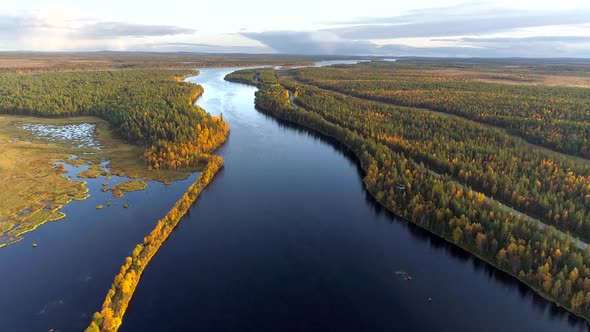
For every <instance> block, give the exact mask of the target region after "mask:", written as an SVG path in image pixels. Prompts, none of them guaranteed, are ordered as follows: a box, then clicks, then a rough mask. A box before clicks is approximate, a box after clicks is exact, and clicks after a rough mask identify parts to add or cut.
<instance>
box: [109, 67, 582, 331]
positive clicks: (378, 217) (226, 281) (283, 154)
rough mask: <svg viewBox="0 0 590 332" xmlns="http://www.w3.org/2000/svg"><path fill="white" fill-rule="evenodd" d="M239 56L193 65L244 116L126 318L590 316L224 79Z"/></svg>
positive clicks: (436, 321) (489, 327) (418, 325)
mask: <svg viewBox="0 0 590 332" xmlns="http://www.w3.org/2000/svg"><path fill="white" fill-rule="evenodd" d="M233 70H235V69H232V68H217V69H204V70H202V72H201V75H199V76H197V77H194V78H191V79H189V80H190V81H192V82H196V83H199V84H202V85H203V87H204V88H205V93H204V95H203V96H202V98H201V99H200V100H199V101H198V104H199V105H201V106H202V107H203V108H205V109H206V110H207V111H208V112H210V113H213V114H222V115H223V118H224V119H225V120H226V121H227V122H228V123H229V125H230V127H231V134H230V138H229V140H228V142H227V143H226V144H225V145H224V146H223V147H222V148H221V149H220V150H219V153H220V154H221V156H223V158H224V159H225V167H224V169H223V170H222V171H221V173H219V174H218V176H217V177H216V179H215V180H214V181H213V182H212V184H211V185H210V186H209V187H208V188H207V189H206V190H205V191H204V192H203V193H202V194H201V197H200V198H199V200H198V202H197V204H196V206H195V207H193V209H192V210H191V212H190V214H189V215H188V216H186V217H185V218H183V220H182V222H181V223H180V225H179V227H178V228H177V230H176V232H174V233H173V234H172V235H171V237H170V238H169V239H168V241H167V243H166V244H165V245H164V246H163V247H162V248H161V250H160V251H159V252H158V254H157V255H156V256H155V257H154V259H153V260H152V262H151V263H150V265H149V266H148V267H147V269H146V271H145V273H144V275H143V277H142V279H141V282H140V284H139V287H138V289H137V291H136V294H135V296H134V298H133V300H132V302H131V306H130V308H129V310H128V312H127V314H126V316H125V319H124V323H123V326H122V328H121V330H120V331H125V332H131V331H519V332H520V331H540V332H544V331H547V332H549V331H551V332H555V331H585V330H587V325H586V323H585V322H584V321H582V320H579V319H577V318H575V317H573V316H571V315H569V314H568V313H567V312H565V311H564V310H561V309H559V308H557V307H556V306H554V305H552V304H551V303H549V302H546V301H544V300H543V299H541V298H539V297H538V296H536V295H535V294H534V293H533V292H532V291H530V290H528V288H526V287H525V286H523V285H522V284H520V283H519V282H518V281H516V280H515V279H513V278H511V277H509V276H507V275H506V274H504V273H502V272H499V271H497V270H496V269H494V268H492V267H490V266H489V265H487V264H485V263H482V262H481V261H479V260H477V259H474V258H472V257H471V256H470V255H469V254H468V253H466V252H464V251H463V250H461V249H458V248H457V247H455V246H453V245H449V244H447V243H446V242H444V241H442V240H440V239H439V238H437V237H435V236H432V235H431V234H430V233H428V232H426V231H424V230H422V229H420V228H418V227H416V226H413V225H411V224H409V223H407V222H406V221H403V220H400V219H398V218H396V217H395V216H393V215H391V214H389V213H387V212H385V211H384V210H383V209H382V208H380V207H379V205H377V204H375V202H374V201H373V200H372V199H371V198H370V197H368V195H367V193H366V191H365V190H364V187H363V183H362V180H361V179H362V175H361V172H360V170H359V169H358V166H357V164H356V162H355V160H354V158H353V157H352V156H350V154H349V153H348V152H347V151H346V150H345V149H343V148H342V147H340V146H339V145H338V144H337V143H336V142H333V141H331V140H328V139H326V138H323V137H319V136H318V135H316V134H314V133H312V132H310V131H308V130H304V129H302V128H300V127H297V126H294V125H289V124H287V123H284V122H281V121H277V120H275V119H274V118H272V117H269V116H267V115H264V114H262V113H260V112H258V111H257V110H255V108H254V92H255V88H253V87H249V86H246V85H242V84H235V83H229V82H226V81H224V80H223V77H224V76H225V75H226V74H227V73H229V72H231V71H233ZM396 271H407V272H409V273H410V274H411V276H412V280H411V281H406V280H401V279H400V278H399V277H397V276H396V275H395V272H396ZM428 298H431V299H432V301H428Z"/></svg>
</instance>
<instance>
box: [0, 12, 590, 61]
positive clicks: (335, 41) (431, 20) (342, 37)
mask: <svg viewBox="0 0 590 332" xmlns="http://www.w3.org/2000/svg"><path fill="white" fill-rule="evenodd" d="M15 50H33V51H66V52H71V51H100V50H111V51H157V52H178V51H182V52H207V53H227V52H232V53H234V52H235V53H286V54H322V55H383V56H451V57H473V56H475V57H583V58H590V1H588V0H560V1H555V0H552V1H548V0H535V1H530V0H496V1H493V2H492V1H466V0H462V1H454V0H439V1H435V0H412V1H395V0H362V1H354V2H353V1H344V0H339V1H333V0H324V1H322V0H319V1H318V0H297V1H273V0H250V1H236V0H225V1H224V0H205V1H195V0H192V1H186V0H165V1H157V2H156V1H151V0H149V1H147V0H144V1H129V0H98V1H84V0H65V1H60V0H52V1H47V0H14V1H8V0H7V1H4V3H3V4H2V6H1V7H0V51H15Z"/></svg>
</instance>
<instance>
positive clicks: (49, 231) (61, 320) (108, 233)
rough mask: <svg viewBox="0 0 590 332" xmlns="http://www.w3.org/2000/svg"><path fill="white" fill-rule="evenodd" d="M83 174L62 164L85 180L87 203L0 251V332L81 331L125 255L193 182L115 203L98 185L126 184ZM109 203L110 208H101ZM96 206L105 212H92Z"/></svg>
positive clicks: (154, 186) (152, 187) (151, 188)
mask: <svg viewBox="0 0 590 332" xmlns="http://www.w3.org/2000/svg"><path fill="white" fill-rule="evenodd" d="M86 168H88V166H81V167H73V166H71V165H67V169H68V170H70V173H68V174H66V176H69V175H73V180H77V181H87V183H88V184H87V187H88V188H89V193H90V195H91V196H90V198H88V199H86V200H83V201H73V202H71V203H70V204H67V205H65V206H64V208H63V209H62V210H61V211H63V212H64V213H66V218H64V219H61V220H58V221H54V222H50V223H46V224H44V225H43V226H41V227H40V228H38V229H37V230H35V231H34V232H31V233H26V234H25V235H24V240H22V241H20V242H18V243H15V244H12V245H9V246H8V247H5V248H1V249H0V271H1V277H0V294H1V295H0V331H7V332H20V331H22V332H34V331H44V332H46V331H49V330H50V329H54V330H55V331H63V332H65V331H83V330H84V329H85V328H86V327H87V326H88V324H89V322H90V318H91V317H92V314H93V313H94V312H95V311H97V310H99V309H100V308H101V306H102V302H103V301H104V297H105V295H106V293H107V291H108V289H109V288H110V285H111V283H112V282H113V279H114V277H115V275H116V274H117V273H118V272H119V269H120V267H121V265H122V264H123V263H124V260H125V257H127V256H128V255H130V253H131V251H132V250H133V248H134V246H135V244H137V243H140V242H142V241H143V237H144V236H146V235H147V234H149V232H150V231H151V230H152V229H153V228H154V226H155V224H156V222H157V220H158V219H160V218H162V217H163V216H164V215H165V214H166V213H167V211H168V210H170V208H171V207H172V206H173V205H174V203H175V202H176V201H177V200H178V199H179V198H180V197H181V196H182V194H183V193H184V192H185V190H186V188H188V186H189V185H190V184H191V183H192V182H194V181H195V180H196V178H197V176H198V174H193V175H192V176H190V177H189V178H188V179H186V180H182V181H178V182H174V183H173V184H171V185H164V184H162V183H159V182H152V181H148V182H147V184H148V188H146V189H145V190H143V191H137V192H129V193H124V196H123V198H114V197H113V195H112V193H111V192H110V191H109V192H105V193H103V192H102V191H101V189H102V188H103V187H102V184H103V183H104V182H108V183H109V184H110V186H113V185H114V184H116V183H119V182H122V181H127V180H129V179H127V178H121V177H117V176H112V178H111V180H106V178H105V177H104V176H101V177H99V178H96V179H80V178H78V177H77V176H76V174H78V173H79V172H81V171H83V170H84V169H86ZM109 201H110V202H111V206H107V205H106V203H107V202H109ZM124 204H128V205H129V208H127V209H125V208H123V205H124ZM97 205H103V206H104V209H103V210H96V206H97ZM33 243H37V244H38V247H37V248H33V247H32V244H33Z"/></svg>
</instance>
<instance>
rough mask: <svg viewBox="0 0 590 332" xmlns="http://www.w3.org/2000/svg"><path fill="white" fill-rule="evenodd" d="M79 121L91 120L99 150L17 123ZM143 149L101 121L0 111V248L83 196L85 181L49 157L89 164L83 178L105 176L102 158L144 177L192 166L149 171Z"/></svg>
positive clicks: (166, 176)
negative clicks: (42, 134)
mask: <svg viewBox="0 0 590 332" xmlns="http://www.w3.org/2000/svg"><path fill="white" fill-rule="evenodd" d="M81 123H91V124H95V125H96V129H95V139H96V140H97V141H98V142H99V143H100V146H101V147H102V148H101V149H100V150H96V149H92V148H79V147H77V146H76V145H75V144H71V142H59V141H47V140H44V139H40V138H38V137H36V136H35V135H34V134H33V133H31V132H29V131H26V130H22V129H20V128H19V127H20V126H21V125H23V124H43V125H70V124H81ZM143 150H144V149H143V147H139V146H133V145H130V144H126V143H124V142H123V141H122V140H120V139H118V138H116V137H115V136H114V135H113V134H112V133H111V131H110V129H109V124H108V123H107V122H106V121H103V120H100V119H98V118H94V117H76V118H56V119H46V118H35V117H27V116H12V115H0V151H1V153H2V158H0V188H2V189H3V190H0V247H3V246H5V245H8V244H11V243H14V242H18V241H19V240H20V239H22V236H21V235H22V234H24V233H26V232H30V231H33V230H34V229H36V228H37V227H39V226H40V225H41V224H43V223H45V222H48V221H51V220H56V219H61V218H63V217H64V215H63V213H61V212H59V209H60V208H61V206H62V205H64V204H68V203H70V202H71V201H72V200H83V199H86V198H88V197H89V194H88V188H86V186H85V182H83V181H72V180H70V179H69V178H68V177H65V176H64V170H65V168H64V167H63V166H62V167H60V166H55V162H58V161H61V162H65V163H68V164H72V165H75V166H81V165H88V164H90V165H92V166H91V167H90V169H89V170H88V171H86V173H85V174H82V175H83V176H84V175H86V176H87V177H88V178H93V177H97V176H101V175H104V176H106V177H107V179H108V178H110V174H109V172H107V171H106V170H103V169H101V168H100V166H98V165H99V164H100V163H102V162H104V161H107V160H108V161H110V163H109V165H108V167H109V169H110V170H111V173H113V174H119V175H121V176H127V175H129V176H132V177H141V178H143V179H149V180H157V181H173V180H177V179H182V178H186V177H187V176H188V175H189V174H190V171H192V170H185V171H168V170H160V171H157V172H155V171H149V170H148V169H147V167H146V166H145V163H144V161H143V157H142V156H143ZM72 156H77V158H73V159H72ZM39 202H42V203H39ZM31 213H34V215H33V214H31Z"/></svg>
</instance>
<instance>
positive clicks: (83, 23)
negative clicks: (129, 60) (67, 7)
mask: <svg viewBox="0 0 590 332" xmlns="http://www.w3.org/2000/svg"><path fill="white" fill-rule="evenodd" d="M194 33H195V30H193V29H186V28H181V27H176V26H169V25H149V24H134V23H127V22H111V21H102V20H99V19H96V18H90V17H78V16H74V15H71V14H69V13H66V12H60V11H52V12H41V13H36V14H30V13H29V14H20V15H0V41H1V40H4V41H6V42H8V43H13V44H15V45H18V46H20V47H25V48H32V49H44V48H46V46H48V45H55V46H59V47H61V46H63V45H66V44H68V43H70V44H71V45H79V44H85V45H90V44H92V41H95V42H96V44H97V45H98V44H100V45H104V44H105V42H104V41H105V40H115V39H126V38H142V37H161V36H172V35H181V34H194ZM107 44H108V43H107ZM2 46H3V45H2V44H1V43H0V47H1V48H7V47H2ZM50 48H51V47H50Z"/></svg>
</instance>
